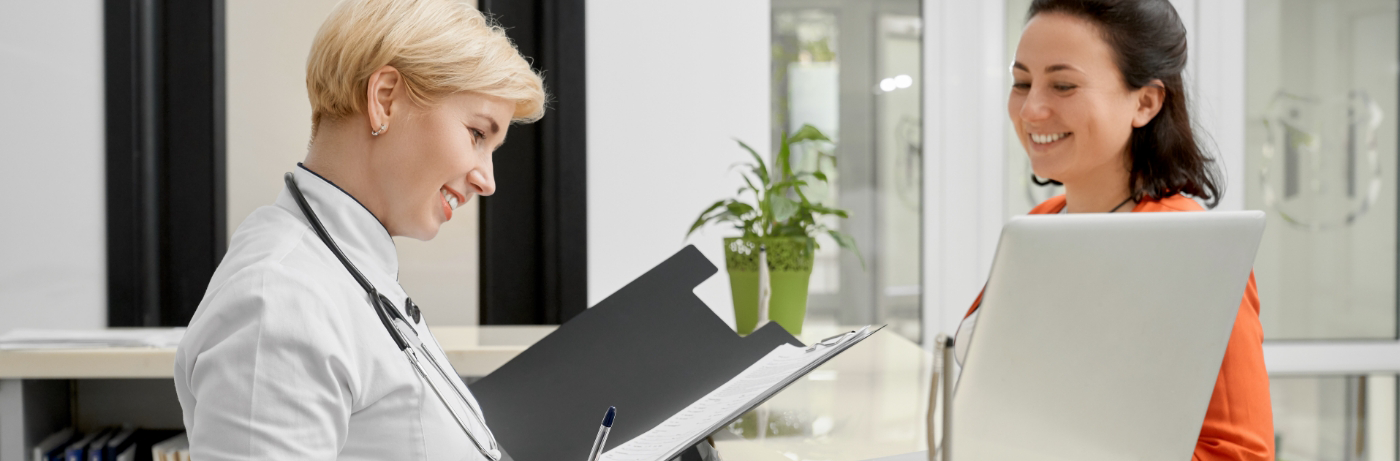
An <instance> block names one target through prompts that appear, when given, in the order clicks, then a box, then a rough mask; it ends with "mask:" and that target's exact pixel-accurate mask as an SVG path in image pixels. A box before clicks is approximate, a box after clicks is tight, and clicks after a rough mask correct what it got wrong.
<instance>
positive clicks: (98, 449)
mask: <svg viewBox="0 0 1400 461" xmlns="http://www.w3.org/2000/svg"><path fill="white" fill-rule="evenodd" d="M120 430H121V429H118V428H107V429H103V430H102V433H101V435H98V436H97V438H95V439H92V443H89V444H88V446H87V449H85V450H84V454H83V456H82V457H80V458H78V461H103V459H102V452H103V450H104V449H106V448H107V442H108V441H110V440H112V436H113V435H116V434H117V432H119V431H120Z"/></svg>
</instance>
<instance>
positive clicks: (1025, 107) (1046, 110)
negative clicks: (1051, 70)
mask: <svg viewBox="0 0 1400 461" xmlns="http://www.w3.org/2000/svg"><path fill="white" fill-rule="evenodd" d="M1049 117H1050V106H1049V105H1047V104H1046V101H1045V97H1044V92H1042V91H1036V90H1035V89H1031V91H1030V93H1029V94H1027V95H1026V100H1025V101H1024V102H1022V103H1021V120H1023V121H1027V122H1035V121H1040V120H1045V119H1047V118H1049Z"/></svg>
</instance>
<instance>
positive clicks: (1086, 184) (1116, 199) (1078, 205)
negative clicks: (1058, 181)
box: [1064, 164, 1132, 213]
mask: <svg viewBox="0 0 1400 461" xmlns="http://www.w3.org/2000/svg"><path fill="white" fill-rule="evenodd" d="M1129 174H1130V173H1129V171H1128V169H1127V168H1126V167H1117V168H1114V167H1113V165H1112V164H1109V165H1105V167H1104V168H1100V171H1094V172H1090V173H1089V174H1086V175H1084V176H1083V177H1080V178H1076V179H1075V180H1072V181H1064V185H1065V211H1068V212H1070V213H1109V212H1113V211H1125V210H1130V209H1132V205H1131V203H1125V201H1126V202H1131V200H1128V199H1129V197H1130V196H1131V195H1130V192H1129V190H1128V176H1129Z"/></svg>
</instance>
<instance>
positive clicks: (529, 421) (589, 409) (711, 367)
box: [470, 245, 849, 461]
mask: <svg viewBox="0 0 1400 461" xmlns="http://www.w3.org/2000/svg"><path fill="white" fill-rule="evenodd" d="M716 272H718V269H717V268H716V267H715V266H714V265H713V264H711V263H710V261H709V260H708V259H707V258H705V256H704V255H702V254H701V253H700V251H699V250H698V249H696V248H695V246H693V245H690V246H686V247H685V248H683V249H681V251H679V252H677V253H676V254H675V255H673V256H671V257H670V258H668V259H667V260H666V261H664V262H662V263H661V264H660V265H658V266H656V267H655V268H652V269H651V270H650V271H647V273H645V274H643V275H642V276H641V277H638V278H637V279H636V280H633V281H632V282H631V283H629V284H627V286H625V287H623V288H622V289H620V290H618V291H617V292H616V293H613V294H612V295H611V296H608V297H607V298H606V299H604V300H602V301H600V302H599V303H598V304H597V305H596V306H594V307H592V308H590V309H588V310H587V311H585V312H584V313H582V314H579V315H577V316H575V317H574V318H573V319H571V320H569V321H568V322H567V323H565V324H564V325H561V326H560V327H559V329H557V330H555V331H554V332H553V333H550V334H549V335H548V336H546V337H544V338H543V339H541V340H540V341H539V342H537V343H535V344H534V345H533V346H531V347H530V348H528V349H526V350H525V351H524V352H521V353H520V355H518V356H516V357H515V358H514V359H512V360H511V361H509V362H507V363H506V364H505V365H502V366H501V367H500V368H498V369H496V370H495V371H494V372H492V373H491V374H490V375H487V376H486V377H484V378H482V379H480V380H478V381H476V382H475V383H472V384H471V386H470V388H471V391H472V394H473V395H474V396H475V397H476V398H477V401H478V402H479V403H480V404H481V407H482V411H483V413H485V416H486V422H487V425H489V426H490V427H491V430H492V432H493V433H494V434H495V435H496V439H497V441H498V442H499V443H500V445H501V446H502V447H503V448H504V449H506V450H509V452H510V454H511V456H512V457H513V458H514V459H515V460H517V461H569V460H582V459H584V458H586V457H587V455H588V451H589V449H590V448H591V447H592V445H593V439H594V436H595V435H596V434H597V428H598V425H599V422H600V421H601V420H602V417H603V413H604V412H606V411H607V408H608V406H616V407H617V411H618V417H617V422H616V424H615V425H614V426H613V428H612V433H611V435H609V437H608V441H607V447H609V448H610V447H615V446H618V445H621V444H623V443H626V442H627V441H629V440H631V439H633V438H634V437H636V436H638V435H641V434H642V433H644V432H646V431H648V430H650V429H651V428H653V427H655V426H656V425H658V424H661V423H662V422H663V421H665V420H666V419H667V418H669V417H670V416H671V415H673V414H675V413H676V412H678V411H680V410H682V409H684V408H685V407H686V406H688V405H690V404H691V403H692V402H694V401H696V400H698V399H700V398H701V397H704V396H705V395H706V394H708V393H709V392H710V391H713V390H714V389H715V388H717V387H719V386H721V385H723V384H724V383H726V382H728V381H729V380H730V379H731V378H733V377H734V376H736V375H738V374H739V373H740V372H742V371H744V369H746V368H748V367H749V366H750V365H752V364H753V363H754V362H757V361H758V360H759V359H760V358H762V357H763V356H764V355H766V354H768V353H769V352H770V351H772V350H773V349H774V348H776V347H778V346H779V345H782V344H791V345H794V346H803V344H802V343H801V342H800V341H798V340H797V339H796V338H794V337H793V336H792V335H790V334H788V332H787V331H786V330H783V328H782V327H781V326H780V325H778V324H776V323H769V324H767V325H764V326H763V327H762V328H759V329H758V330H757V331H754V332H753V333H752V334H750V335H748V336H747V337H740V336H739V335H738V334H736V333H735V332H734V330H732V329H730V328H729V326H728V325H726V324H725V323H724V322H723V321H722V320H720V319H719V318H718V317H716V316H715V315H714V313H713V312H712V311H711V310H710V308H709V307H708V306H706V305H705V303H704V302H702V301H701V300H700V298H698V297H697V296H695V294H694V292H693V290H694V289H695V287H696V286H697V285H699V284H700V282H702V281H704V280H705V279H707V278H709V277H710V276H712V275H714V274H715V273H716ZM847 347H849V345H847ZM833 356H834V355H833ZM791 382H792V380H789V381H787V382H785V383H783V384H782V386H783V387H785V386H787V385H788V384H790V383H791ZM779 389H781V387H780V388H779ZM774 393H776V390H775V391H774Z"/></svg>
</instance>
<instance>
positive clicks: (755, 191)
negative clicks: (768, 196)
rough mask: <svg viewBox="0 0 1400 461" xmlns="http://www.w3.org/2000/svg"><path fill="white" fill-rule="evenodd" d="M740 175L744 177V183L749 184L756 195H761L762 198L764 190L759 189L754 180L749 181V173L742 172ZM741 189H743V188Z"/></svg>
mask: <svg viewBox="0 0 1400 461" xmlns="http://www.w3.org/2000/svg"><path fill="white" fill-rule="evenodd" d="M740 176H743V177H744V184H748V185H749V189H751V190H753V193H754V195H757V196H760V197H759V198H762V197H761V196H762V195H763V191H761V190H759V189H758V188H757V187H754V185H753V181H749V175H746V174H741V175H740ZM739 190H741V191H742V190H743V189H739Z"/></svg>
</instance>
